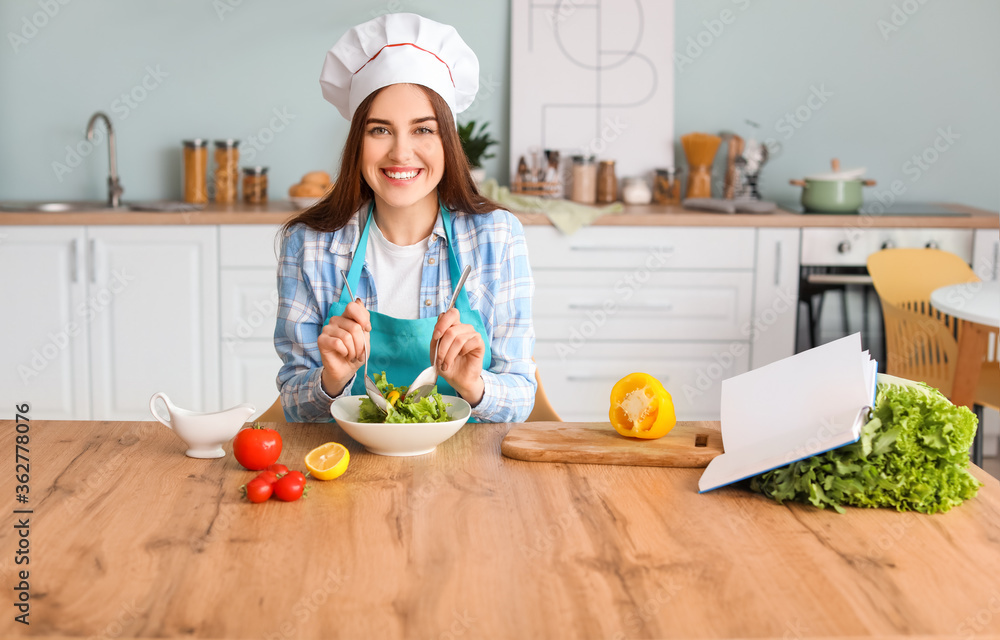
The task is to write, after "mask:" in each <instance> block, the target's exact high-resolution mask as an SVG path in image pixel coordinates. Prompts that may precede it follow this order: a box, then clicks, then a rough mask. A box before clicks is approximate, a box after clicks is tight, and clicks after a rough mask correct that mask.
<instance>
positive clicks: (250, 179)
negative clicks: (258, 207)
mask: <svg viewBox="0 0 1000 640" xmlns="http://www.w3.org/2000/svg"><path fill="white" fill-rule="evenodd" d="M243 202H246V203H247V204H265V203H267V167H243Z"/></svg>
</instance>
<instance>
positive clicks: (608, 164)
mask: <svg viewBox="0 0 1000 640" xmlns="http://www.w3.org/2000/svg"><path fill="white" fill-rule="evenodd" d="M617 199H618V178H616V177H615V161H614V160H601V166H599V167H598V168H597V202H599V203H600V204H610V203H612V202H614V201H615V200H617Z"/></svg>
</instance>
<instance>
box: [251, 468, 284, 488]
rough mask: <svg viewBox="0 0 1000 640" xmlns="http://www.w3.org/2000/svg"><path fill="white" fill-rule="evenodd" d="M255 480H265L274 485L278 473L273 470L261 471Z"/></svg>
mask: <svg viewBox="0 0 1000 640" xmlns="http://www.w3.org/2000/svg"><path fill="white" fill-rule="evenodd" d="M254 480H263V481H264V482H266V483H267V484H268V485H273V484H274V483H275V482H277V481H278V474H277V473H275V472H273V471H261V472H260V473H259V474H257V477H256V478H254Z"/></svg>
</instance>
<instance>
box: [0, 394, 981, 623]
mask: <svg viewBox="0 0 1000 640" xmlns="http://www.w3.org/2000/svg"><path fill="white" fill-rule="evenodd" d="M0 425H2V430H0V434H2V435H0V439H2V441H3V445H4V449H5V450H6V451H8V452H9V453H8V454H7V455H8V456H9V459H10V460H11V466H10V467H8V472H7V473H5V474H4V477H3V479H2V485H0V486H2V489H3V490H2V495H4V496H6V498H4V500H5V501H6V502H7V506H8V509H7V516H6V522H5V523H4V526H3V527H2V529H0V531H2V533H0V545H2V548H3V555H2V558H0V564H2V565H3V567H4V570H3V572H2V576H3V587H4V589H5V594H6V599H7V604H5V605H4V606H5V608H6V615H5V616H4V617H3V618H2V620H0V637H3V638H15V637H28V636H31V637H40V638H78V637H98V638H146V637H157V638H218V639H222V638H262V639H267V640H277V639H292V638H352V639H353V638H389V639H396V638H400V639H402V638H406V639H409V638H432V639H435V640H444V639H456V638H468V639H473V638H518V639H520V638H545V639H552V638H574V639H576V638H600V639H606V640H612V639H615V640H624V639H626V638H833V637H837V638H849V637H850V638H901V637H920V638H944V637H949V638H953V637H959V638H975V639H977V640H978V639H981V638H989V637H994V638H996V637H1000V484H998V482H997V480H996V479H994V478H993V477H991V476H989V475H988V474H986V473H985V472H984V471H983V470H982V469H980V468H978V467H975V466H972V467H971V469H970V471H971V473H972V474H973V475H974V476H975V477H976V478H978V479H979V480H980V481H981V482H982V487H981V488H980V489H979V492H978V494H977V495H976V496H975V497H974V498H972V499H970V500H968V501H966V502H965V503H963V504H962V505H960V506H957V507H955V508H953V509H951V510H950V511H949V512H947V513H941V514H935V515H925V514H918V513H913V512H897V511H895V510H891V509H859V508H848V509H847V510H846V513H844V514H838V513H836V512H834V511H832V510H829V509H827V510H823V509H818V508H815V507H813V506H811V505H809V504H800V503H784V504H778V503H776V502H774V501H772V500H770V499H768V498H765V497H763V496H762V495H759V494H757V493H754V492H752V491H751V490H750V489H749V488H748V486H747V485H746V484H739V485H735V486H730V487H726V488H722V489H718V490H715V491H711V492H708V493H704V494H701V493H699V492H698V478H699V476H700V475H701V473H702V469H700V468H669V467H651V466H623V465H612V464H570V463H551V462H526V461H521V460H513V459H508V458H506V457H504V456H503V455H502V454H501V441H502V439H503V438H504V435H505V434H506V433H507V432H508V430H510V429H511V428H513V427H515V426H523V425H512V424H467V425H465V426H464V427H462V429H461V430H460V431H459V432H458V433H457V434H456V435H455V436H453V437H451V438H450V439H448V440H446V441H445V442H443V443H442V444H440V445H439V446H438V447H437V449H436V450H435V451H434V452H432V453H430V454H427V455H422V456H415V457H386V456H380V455H375V454H372V453H368V452H367V451H366V450H365V449H364V448H363V447H362V446H361V445H360V444H358V443H357V442H355V441H354V440H352V439H351V438H350V437H349V436H347V434H345V433H344V432H343V431H342V430H341V429H340V428H339V427H338V426H337V425H336V424H333V423H331V424H298V423H291V424H273V425H272V424H265V425H263V426H273V427H274V428H276V429H277V430H278V431H279V433H280V434H281V437H282V441H283V448H282V452H281V456H280V458H279V461H280V462H282V463H284V464H286V465H288V466H289V467H290V468H293V469H300V470H304V464H303V460H304V457H305V455H306V454H307V453H308V452H309V451H310V450H312V449H313V448H315V447H317V446H319V445H321V444H323V443H326V442H339V443H342V444H344V445H345V446H346V447H347V449H348V450H349V452H350V462H349V465H348V468H347V471H346V473H344V475H342V476H341V477H340V478H338V479H336V480H331V481H320V480H316V479H313V478H310V479H309V481H308V485H309V488H308V492H307V495H306V496H305V497H303V498H302V499H300V500H298V501H295V502H281V501H278V500H275V499H271V500H269V501H267V502H263V503H260V504H252V503H250V502H248V501H247V500H246V499H245V498H244V497H243V496H242V495H241V491H240V488H241V486H242V485H244V484H245V483H247V482H248V481H249V480H250V479H252V478H254V477H255V475H256V472H253V471H248V470H246V469H244V468H242V467H241V466H240V465H239V464H238V463H237V462H236V460H235V459H234V457H233V455H232V445H231V443H229V444H227V445H225V447H224V451H225V453H226V455H225V456H224V457H222V458H216V459H195V458H189V457H186V456H185V455H184V451H185V445H184V444H183V442H182V441H181V440H180V439H179V438H178V437H177V436H176V435H175V434H174V433H173V432H172V431H170V430H169V429H168V428H166V427H164V426H162V425H160V424H159V423H157V422H151V421H150V422H143V421H136V422H122V421H43V420H38V421H32V420H31V419H30V414H29V415H25V416H23V419H22V417H19V418H17V419H16V420H4V421H0ZM22 425H26V426H23V427H22ZM700 426H701V427H704V428H713V429H717V428H718V423H703V424H701V425H700ZM21 436H25V437H23V438H22V437H21ZM8 447H9V448H8ZM18 447H23V449H19V448H18ZM15 452H17V453H18V454H19V455H23V456H24V457H25V458H27V459H28V461H25V462H23V463H22V462H19V463H18V464H25V465H29V466H28V468H27V470H25V471H23V473H22V469H21V468H17V469H16V472H17V473H16V474H15V464H14V460H15ZM15 475H17V476H18V477H15ZM20 485H25V486H27V487H28V490H26V491H25V490H18V489H17V488H16V487H17V486H20ZM20 495H24V496H26V498H24V499H21V498H18V497H17V496H20ZM22 558H28V560H26V561H25V560H21V559H22ZM22 594H24V595H22ZM19 617H21V618H20V619H19ZM24 622H27V623H28V624H24Z"/></svg>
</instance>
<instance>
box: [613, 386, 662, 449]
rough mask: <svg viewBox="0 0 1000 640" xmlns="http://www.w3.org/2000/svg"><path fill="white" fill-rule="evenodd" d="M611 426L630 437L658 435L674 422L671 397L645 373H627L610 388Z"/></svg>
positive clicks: (655, 436)
mask: <svg viewBox="0 0 1000 640" xmlns="http://www.w3.org/2000/svg"><path fill="white" fill-rule="evenodd" d="M608 416H609V418H610V419H611V426H613V427H614V428H615V431H617V432H618V433H620V434H622V435H623V436H629V437H631V438H646V439H654V438H662V437H663V436H665V435H667V433H669V432H670V430H671V429H673V428H674V425H676V424H677V416H676V414H675V413H674V400H673V398H672V397H671V396H670V394H669V393H668V392H667V390H666V389H664V388H663V385H662V384H660V381H659V380H657V379H656V378H654V377H653V376H651V375H649V374H647V373H630V374H629V375H627V376H625V377H624V378H622V379H621V380H619V381H618V382H616V383H615V386H614V388H612V389H611V411H610V412H609V413H608Z"/></svg>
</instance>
